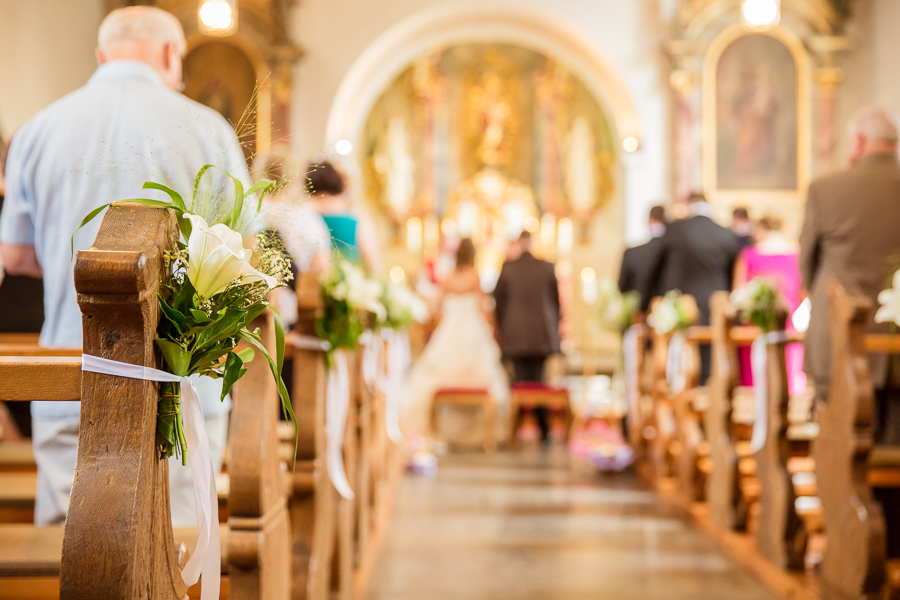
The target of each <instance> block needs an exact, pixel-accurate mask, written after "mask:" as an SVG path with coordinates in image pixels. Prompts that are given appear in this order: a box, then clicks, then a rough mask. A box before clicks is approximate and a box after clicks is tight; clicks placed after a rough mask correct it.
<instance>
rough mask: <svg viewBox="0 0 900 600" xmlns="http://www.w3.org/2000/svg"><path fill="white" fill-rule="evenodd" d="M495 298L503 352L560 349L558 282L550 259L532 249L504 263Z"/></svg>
mask: <svg viewBox="0 0 900 600" xmlns="http://www.w3.org/2000/svg"><path fill="white" fill-rule="evenodd" d="M494 300H495V301H496V303H497V325H498V328H499V330H500V348H501V349H502V350H503V355H504V356H508V357H516V356H549V355H551V354H553V353H555V352H559V320H560V313H559V285H558V284H557V282H556V273H555V272H554V269H553V265H552V264H551V263H548V262H546V261H543V260H538V259H536V258H535V257H534V256H532V255H531V253H530V252H526V253H524V254H523V255H522V256H521V257H519V258H518V259H516V260H513V261H508V262H505V263H503V269H502V270H501V271H500V277H499V278H498V279H497V287H496V288H494Z"/></svg>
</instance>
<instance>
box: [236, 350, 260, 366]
mask: <svg viewBox="0 0 900 600" xmlns="http://www.w3.org/2000/svg"><path fill="white" fill-rule="evenodd" d="M235 354H237V355H238V356H240V357H241V360H242V361H244V364H245V365H246V364H250V363H251V362H253V359H254V358H255V357H256V351H255V350H254V349H253V348H244V349H243V350H241V351H240V352H235Z"/></svg>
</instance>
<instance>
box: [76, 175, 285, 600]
mask: <svg viewBox="0 0 900 600" xmlns="http://www.w3.org/2000/svg"><path fill="white" fill-rule="evenodd" d="M211 171H220V172H222V173H224V175H225V176H226V177H227V179H230V180H231V182H232V183H233V189H234V199H233V201H231V202H229V201H228V200H227V199H225V198H223V197H222V196H221V195H220V194H219V193H217V192H216V190H215V188H214V187H213V186H203V185H201V183H202V182H203V180H204V176H206V175H207V173H210V172H211ZM273 187H274V184H273V182H271V181H268V180H260V181H258V182H256V183H255V184H253V185H252V186H250V187H249V188H248V189H246V190H245V189H244V186H243V184H242V183H241V181H240V180H238V179H237V178H236V177H234V176H232V175H231V174H230V173H228V172H227V171H223V170H221V169H219V168H218V167H215V166H213V165H204V166H203V167H202V168H201V169H200V171H199V172H198V173H197V176H196V178H195V180H194V186H193V194H192V196H191V198H190V200H191V202H190V204H188V203H186V202H185V200H184V198H183V196H182V195H181V194H179V193H178V192H177V191H175V190H174V189H172V188H170V187H168V186H165V185H163V184H160V183H156V182H152V181H148V182H146V183H145V184H144V186H143V188H144V189H146V190H157V191H161V192H164V193H165V194H166V195H168V196H169V198H170V202H167V201H161V200H152V199H147V198H135V199H128V200H122V201H121V203H134V204H141V205H143V206H149V207H156V208H168V209H171V210H173V211H174V212H175V216H176V220H177V223H178V228H179V230H180V233H181V239H180V240H178V241H177V242H176V246H175V249H174V250H172V251H171V252H170V253H168V254H167V255H166V257H165V261H166V263H165V265H164V269H163V272H164V273H165V274H166V275H165V278H164V280H163V281H161V285H160V290H161V293H160V294H159V295H158V298H157V300H158V304H159V307H160V312H161V318H160V320H159V327H158V330H157V334H158V337H157V338H156V340H155V342H156V345H157V347H158V348H159V350H160V353H161V355H162V358H163V363H164V366H165V367H166V369H167V371H161V370H157V369H150V368H144V367H139V366H136V365H130V364H126V363H120V362H116V361H111V360H107V359H102V358H99V357H95V356H88V355H83V356H82V369H83V370H85V371H92V372H96V373H102V374H107V375H114V376H120V377H127V378H132V379H142V380H147V381H158V382H160V383H162V385H161V386H160V399H159V405H158V412H157V433H156V442H157V445H158V449H159V456H160V459H166V458H168V457H171V456H180V457H181V460H182V463H183V464H187V461H188V460H190V461H191V468H192V471H193V473H194V482H193V485H194V497H195V501H196V504H197V507H198V509H199V510H198V515H202V518H201V519H200V522H199V523H198V526H199V532H198V538H197V547H196V549H195V550H194V552H193V553H192V555H191V557H190V559H189V560H188V562H187V564H186V565H185V567H184V569H183V570H182V577H183V578H184V580H185V583H186V584H187V585H188V586H191V585H194V584H195V583H197V581H198V580H199V579H200V577H201V575H202V576H203V587H202V591H201V598H202V600H212V599H214V598H218V597H219V587H220V578H221V572H220V569H221V548H220V540H219V528H218V525H217V520H218V517H217V506H218V505H217V494H216V486H215V473H213V470H212V461H211V457H210V450H209V442H208V439H207V435H206V430H205V428H204V424H203V413H202V410H201V408H200V403H199V398H198V396H197V392H196V390H195V388H194V386H193V383H192V382H191V380H190V379H189V376H191V375H195V374H199V375H204V376H207V377H211V378H215V379H222V382H223V385H222V394H221V397H220V400H224V399H225V397H226V396H227V394H228V392H229V391H230V390H231V388H232V386H233V385H234V384H235V382H237V381H238V380H239V379H240V378H241V377H243V376H244V374H245V373H246V372H247V369H246V368H245V367H244V365H245V364H246V363H248V362H249V361H251V360H252V359H253V356H254V354H255V351H259V352H261V353H262V354H263V356H264V357H265V359H266V361H267V363H268V365H269V368H270V369H271V371H272V375H273V377H274V378H275V381H276V384H277V389H278V395H279V398H280V400H281V404H282V409H283V411H284V413H285V415H286V417H287V418H288V419H289V420H290V421H292V422H294V425H295V432H296V421H295V418H294V413H293V409H292V407H291V402H290V397H289V396H288V392H287V388H286V387H285V385H284V382H283V381H282V378H281V369H282V364H283V360H284V325H283V323H282V321H281V318H280V316H279V314H278V311H277V310H276V309H275V307H274V306H271V305H270V304H269V293H270V292H271V291H272V290H273V289H275V288H276V287H279V286H283V285H285V284H286V282H287V281H288V280H290V278H291V277H292V275H291V268H290V262H289V260H288V259H287V258H286V257H285V256H284V254H283V252H282V251H281V248H280V247H278V244H277V241H276V240H275V239H274V238H272V237H270V236H268V235H266V234H256V235H254V234H253V229H254V228H255V223H256V222H257V215H258V213H259V209H260V207H261V203H262V198H263V196H264V195H265V194H266V193H267V192H269V191H270V190H271V189H272V188H273ZM254 194H258V200H257V202H256V204H255V205H253V204H252V203H248V202H247V200H248V199H251V198H252V197H253V195H254ZM108 206H109V204H106V205H103V206H100V207H98V208H97V209H95V210H93V211H92V212H91V213H89V214H88V215H87V216H86V217H85V218H84V220H83V221H82V222H81V224H80V225H79V226H78V228H77V229H76V232H77V231H78V229H81V228H82V227H84V226H85V225H87V224H88V223H90V222H91V221H92V220H93V219H94V218H96V217H97V216H98V215H99V214H100V213H102V212H103V211H104V210H105V209H106V208H107V207H108ZM245 237H249V238H252V240H253V248H255V249H251V248H246V247H244V238H245ZM72 249H73V251H74V233H73V237H72ZM266 309H269V310H271V311H272V313H273V315H274V322H275V330H276V336H275V337H276V356H275V357H272V356H271V355H270V354H269V352H268V351H267V350H266V348H265V347H264V346H263V344H262V341H261V338H260V336H259V333H258V331H251V330H250V329H249V328H248V327H249V325H250V324H251V323H252V322H253V320H254V319H256V317H258V316H259V315H260V314H261V313H262V312H263V311H264V310H266ZM241 342H244V343H246V344H247V345H248V346H249V347H248V348H246V349H243V350H239V349H238V345H239V344H240V343H241ZM182 412H183V413H184V417H183V418H182Z"/></svg>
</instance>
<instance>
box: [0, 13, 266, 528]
mask: <svg viewBox="0 0 900 600" xmlns="http://www.w3.org/2000/svg"><path fill="white" fill-rule="evenodd" d="M97 46H98V47H97V61H98V63H99V65H100V66H99V67H98V68H97V71H96V72H95V73H94V75H93V76H92V77H91V79H90V81H88V83H87V84H86V85H85V86H84V87H82V88H80V89H78V90H76V91H74V92H72V93H71V94H69V95H67V96H65V97H63V98H62V99H61V100H59V101H57V102H55V103H54V104H52V105H50V106H49V107H48V108H46V109H44V110H43V111H41V112H40V113H38V114H37V115H36V116H35V117H34V118H32V119H31V120H30V121H29V122H27V123H26V124H25V125H23V126H22V128H21V129H19V131H18V132H17V133H16V136H15V139H14V140H13V143H12V146H11V148H10V153H9V160H8V164H7V190H6V192H7V194H6V199H5V204H4V207H3V212H2V215H0V255H2V258H3V262H4V264H5V266H6V269H7V271H8V272H9V273H13V274H21V275H31V276H33V277H42V276H44V275H46V277H44V281H45V286H44V307H45V309H46V320H45V321H44V324H43V327H42V329H41V337H40V343H41V345H43V346H58V347H78V346H81V336H82V327H81V311H80V309H79V306H78V303H77V301H76V293H75V284H74V273H73V272H74V265H75V262H74V260H73V259H72V254H71V250H70V247H69V240H70V238H71V236H72V232H74V231H75V228H76V227H77V226H78V224H79V223H80V222H81V220H82V219H83V218H84V217H85V215H87V214H88V213H89V212H90V211H92V210H93V209H95V208H97V207H99V206H101V205H103V204H106V203H108V202H113V201H116V200H122V199H127V198H140V197H157V198H159V199H163V200H168V197H167V196H165V195H164V194H161V193H159V192H154V191H153V190H142V189H141V186H142V185H143V183H144V182H145V181H146V180H148V179H151V178H152V179H155V180H158V181H165V182H167V183H168V184H170V185H172V186H174V187H175V188H176V189H178V190H181V192H182V195H183V196H184V197H191V191H192V187H193V181H194V177H195V176H196V174H197V170H198V169H199V168H200V167H201V166H202V165H204V164H207V163H209V164H214V165H216V166H219V167H221V168H223V169H225V170H227V171H229V172H230V173H232V174H233V175H234V176H235V177H238V178H240V179H241V180H243V181H244V182H245V184H246V183H247V182H248V180H249V174H248V172H247V168H246V163H245V162H244V155H243V152H242V151H241V147H240V145H239V143H238V140H237V138H236V136H235V134H234V130H233V129H232V128H231V126H230V125H229V124H228V123H227V122H226V121H225V119H224V118H223V117H222V116H221V115H219V114H218V113H216V112H215V111H213V110H211V109H209V108H207V107H205V106H202V105H200V104H198V103H196V102H194V101H192V100H189V99H188V98H186V97H184V96H182V95H181V94H179V93H178V92H176V91H175V90H176V89H178V88H179V87H180V86H181V83H182V58H183V56H184V52H185V48H186V43H185V38H184V32H183V31H182V29H181V24H180V23H179V21H178V19H177V18H175V17H174V16H173V15H171V14H169V13H167V12H165V11H163V10H160V9H158V8H152V7H146V6H135V7H130V8H123V9H119V10H115V11H113V12H111V13H110V14H109V15H108V16H107V17H106V19H104V21H103V23H102V24H101V25H100V32H99V36H98V43H97ZM204 181H205V182H207V183H205V185H208V186H210V187H209V188H208V189H206V190H205V191H206V192H207V193H208V194H209V197H213V198H215V197H217V195H216V194H221V197H223V198H227V197H228V190H230V189H231V186H232V183H231V180H230V179H228V178H227V177H226V176H224V174H221V173H220V172H216V171H211V172H210V173H209V174H208V175H207V177H206V178H205V179H204ZM100 223H101V219H96V220H95V221H94V222H93V223H91V224H89V225H87V226H86V227H84V228H83V229H81V230H80V231H79V232H78V234H76V235H75V238H74V246H75V251H76V252H77V251H78V250H82V249H85V248H88V247H89V246H90V245H91V243H92V242H93V240H94V238H95V237H96V235H97V231H98V229H99V227H100ZM110 341H111V343H116V340H113V339H111V340H110ZM121 343H124V340H123V341H122V342H121ZM221 385H222V384H221V381H219V380H213V379H209V378H205V377H200V378H198V381H197V387H198V390H199V392H200V398H201V404H202V407H203V412H204V415H205V418H206V429H207V432H208V434H209V445H210V451H211V456H212V457H213V463H214V464H213V467H214V468H215V469H216V470H217V471H218V470H219V469H221V465H222V459H223V455H224V452H225V441H226V436H227V433H228V411H229V409H230V406H231V402H230V399H228V398H226V399H225V401H224V402H220V399H219V397H220V395H221V390H222V387H221ZM31 411H32V416H33V418H34V421H33V429H34V431H33V433H34V438H33V439H34V455H35V461H36V462H37V466H38V489H37V496H36V500H35V523H36V524H38V525H46V524H54V523H62V522H63V521H64V520H65V517H66V511H67V507H68V504H69V494H70V492H71V489H72V480H73V473H74V471H75V461H76V450H77V445H78V421H79V405H78V403H74V402H58V403H57V402H36V403H34V405H33V406H32V409H31ZM169 477H170V481H171V496H172V502H171V505H172V521H173V524H175V525H176V526H183V525H193V524H195V522H196V511H195V509H194V494H193V489H192V486H191V472H190V468H188V467H183V466H182V465H181V461H180V460H179V459H174V458H173V460H172V461H171V462H170V466H169Z"/></svg>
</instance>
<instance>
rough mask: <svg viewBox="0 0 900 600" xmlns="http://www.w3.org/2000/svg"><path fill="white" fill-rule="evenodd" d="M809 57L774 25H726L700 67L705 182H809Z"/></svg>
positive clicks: (757, 187)
mask: <svg viewBox="0 0 900 600" xmlns="http://www.w3.org/2000/svg"><path fill="white" fill-rule="evenodd" d="M808 63H809V59H808V57H807V55H806V51H805V49H804V48H803V45H802V44H801V43H800V42H799V40H797V39H796V38H795V37H794V36H792V35H791V34H790V33H789V32H786V31H784V30H782V29H779V28H773V29H770V30H768V31H766V32H765V33H750V32H747V31H745V30H743V28H741V27H740V26H735V27H732V28H729V29H727V30H726V31H725V32H723V33H722V34H721V35H720V36H719V37H717V38H716V39H715V40H714V41H713V43H712V44H710V47H709V49H708V50H707V54H706V58H705V63H704V69H703V129H704V148H703V153H704V154H703V156H704V187H705V189H706V190H707V191H709V192H711V193H712V195H714V196H723V195H726V196H727V195H728V194H734V193H738V194H741V195H743V196H747V195H748V194H750V193H751V192H752V193H755V194H760V193H768V194H778V193H782V194H787V195H789V196H791V197H797V196H798V195H799V194H801V193H802V191H803V190H804V189H805V187H806V185H807V184H808V183H809V155H810V148H811V140H810V131H809V121H810V112H811V99H810V96H809V77H810V75H809V66H808Z"/></svg>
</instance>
